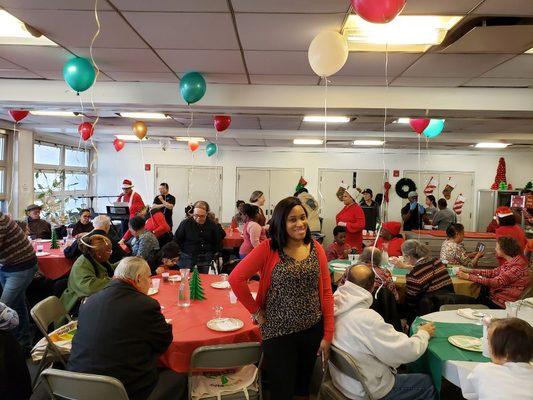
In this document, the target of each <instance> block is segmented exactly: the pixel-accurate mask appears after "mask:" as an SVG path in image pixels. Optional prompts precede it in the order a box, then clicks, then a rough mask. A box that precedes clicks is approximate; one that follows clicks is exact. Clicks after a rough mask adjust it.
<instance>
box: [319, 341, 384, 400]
mask: <svg viewBox="0 0 533 400" xmlns="http://www.w3.org/2000/svg"><path fill="white" fill-rule="evenodd" d="M329 361H330V362H331V363H332V364H333V365H334V366H335V368H337V369H338V370H339V371H340V372H342V373H343V374H344V375H347V376H349V377H350V378H352V379H355V380H356V381H358V382H359V383H360V384H361V386H362V387H363V390H364V392H365V395H366V398H367V399H369V400H374V397H373V396H372V393H371V392H370V390H369V389H368V386H366V382H365V379H364V377H363V375H362V374H361V372H360V371H359V368H358V367H357V365H356V364H355V361H354V359H353V358H352V356H351V355H349V354H348V353H346V352H345V351H343V350H341V349H339V348H338V347H335V346H333V345H332V346H331V350H330V353H329ZM318 398H319V400H348V398H347V397H346V396H345V395H344V394H342V392H341V391H340V390H339V389H337V388H336V387H335V385H334V384H333V380H332V379H331V374H330V371H329V368H328V367H327V370H326V372H325V373H324V377H323V378H322V385H321V386H320V391H319V392H318Z"/></svg>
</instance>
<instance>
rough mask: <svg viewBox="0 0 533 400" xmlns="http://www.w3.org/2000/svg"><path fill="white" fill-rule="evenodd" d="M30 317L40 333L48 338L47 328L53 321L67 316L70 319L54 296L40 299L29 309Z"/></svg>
mask: <svg viewBox="0 0 533 400" xmlns="http://www.w3.org/2000/svg"><path fill="white" fill-rule="evenodd" d="M30 314H31V317H32V318H33V320H34V321H35V324H36V325H37V327H38V328H39V330H40V331H41V333H42V334H43V335H44V336H46V337H47V339H48V328H49V327H50V325H51V324H52V323H54V322H55V321H58V320H60V319H61V318H67V320H69V321H70V316H69V315H68V313H67V310H66V309H65V306H64V305H63V303H61V300H59V298H57V297H56V296H50V297H47V298H46V299H44V300H41V301H40V302H39V303H37V304H36V305H35V306H33V308H32V309H31V310H30Z"/></svg>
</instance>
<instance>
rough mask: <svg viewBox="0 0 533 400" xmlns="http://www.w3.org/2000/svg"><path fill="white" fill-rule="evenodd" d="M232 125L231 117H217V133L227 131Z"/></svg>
mask: <svg viewBox="0 0 533 400" xmlns="http://www.w3.org/2000/svg"><path fill="white" fill-rule="evenodd" d="M230 124H231V117H230V116H229V115H215V118H214V125H215V129H216V130H217V132H222V131H225V130H226V129H228V128H229V126H230Z"/></svg>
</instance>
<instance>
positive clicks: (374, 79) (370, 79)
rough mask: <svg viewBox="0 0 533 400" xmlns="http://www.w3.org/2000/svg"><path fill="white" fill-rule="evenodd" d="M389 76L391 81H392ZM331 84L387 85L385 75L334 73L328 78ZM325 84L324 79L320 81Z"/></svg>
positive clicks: (321, 84)
mask: <svg viewBox="0 0 533 400" xmlns="http://www.w3.org/2000/svg"><path fill="white" fill-rule="evenodd" d="M392 79H393V78H392V77H390V76H389V83H390V82H391V81H392ZM328 80H329V81H330V82H328V85H329V86H385V76H346V75H333V76H330V77H329V78H328ZM323 85H324V80H322V81H321V82H320V86H323Z"/></svg>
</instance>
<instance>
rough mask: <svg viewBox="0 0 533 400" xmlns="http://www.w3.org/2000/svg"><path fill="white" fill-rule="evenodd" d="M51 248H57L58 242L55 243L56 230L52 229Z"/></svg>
mask: <svg viewBox="0 0 533 400" xmlns="http://www.w3.org/2000/svg"><path fill="white" fill-rule="evenodd" d="M50 248H51V249H59V243H57V232H56V230H55V229H52V241H51V242H50Z"/></svg>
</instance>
